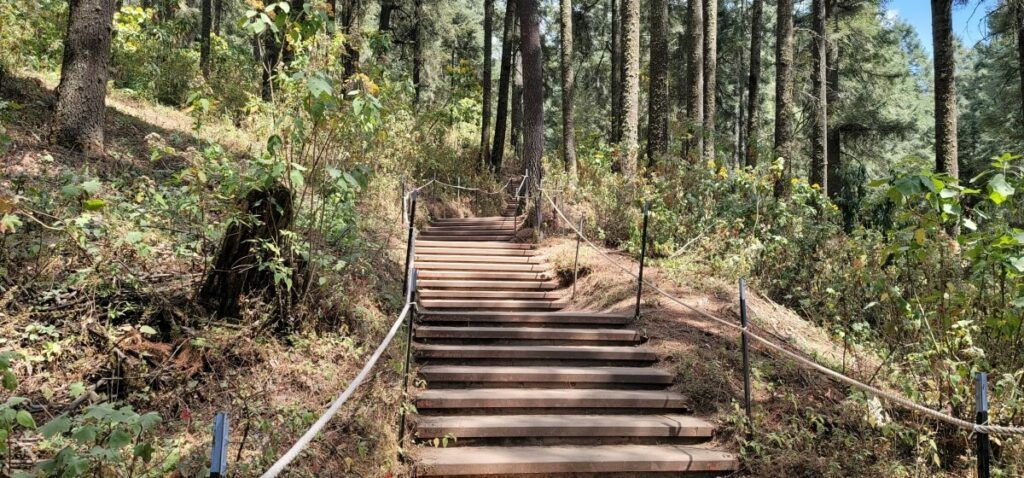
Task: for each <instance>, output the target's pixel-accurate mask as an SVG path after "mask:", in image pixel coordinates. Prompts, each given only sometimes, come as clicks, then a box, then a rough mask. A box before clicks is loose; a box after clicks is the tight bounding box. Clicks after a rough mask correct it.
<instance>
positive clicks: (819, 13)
mask: <svg viewBox="0 0 1024 478" xmlns="http://www.w3.org/2000/svg"><path fill="white" fill-rule="evenodd" d="M825 2H826V0H813V1H812V2H811V17H812V19H811V24H812V25H811V29H812V30H813V39H812V40H813V41H812V43H811V45H812V57H813V58H812V68H811V70H812V71H811V85H812V86H811V89H812V90H813V91H812V94H813V95H814V114H813V115H812V118H811V119H812V121H811V171H810V175H809V176H810V177H809V182H810V183H811V184H817V185H819V186H820V187H821V190H822V192H823V193H826V194H827V193H828V155H827V144H828V79H827V76H828V74H827V67H828V38H827V36H826V31H825V25H826V23H827V22H828V19H827V18H826V11H825Z"/></svg>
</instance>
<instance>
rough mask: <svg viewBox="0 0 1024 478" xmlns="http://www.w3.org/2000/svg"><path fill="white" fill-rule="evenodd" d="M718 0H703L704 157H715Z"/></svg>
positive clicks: (706, 158) (708, 158)
mask: <svg viewBox="0 0 1024 478" xmlns="http://www.w3.org/2000/svg"><path fill="white" fill-rule="evenodd" d="M717 75H718V0H704V131H703V134H702V136H703V138H704V148H703V151H704V159H705V160H706V161H708V160H712V159H715V134H717V131H716V128H715V116H716V115H715V113H716V111H715V110H716V108H717V105H716V99H717V98H716V93H717V91H718V90H717V88H718V78H717Z"/></svg>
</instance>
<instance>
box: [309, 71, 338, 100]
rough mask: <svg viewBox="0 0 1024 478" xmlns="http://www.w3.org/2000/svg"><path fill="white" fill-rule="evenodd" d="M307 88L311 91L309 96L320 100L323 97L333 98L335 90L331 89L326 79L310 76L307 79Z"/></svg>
mask: <svg viewBox="0 0 1024 478" xmlns="http://www.w3.org/2000/svg"><path fill="white" fill-rule="evenodd" d="M306 88H307V89H309V94H310V95H311V96H313V97H314V98H320V97H321V96H322V95H327V96H333V94H334V89H333V88H331V84H330V83H329V82H328V81H327V80H326V79H324V78H322V77H319V76H310V77H309V78H307V79H306Z"/></svg>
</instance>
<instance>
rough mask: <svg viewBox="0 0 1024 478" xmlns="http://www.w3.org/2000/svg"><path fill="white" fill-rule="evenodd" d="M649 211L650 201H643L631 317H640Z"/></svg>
mask: <svg viewBox="0 0 1024 478" xmlns="http://www.w3.org/2000/svg"><path fill="white" fill-rule="evenodd" d="M650 212H651V202H650V201H645V202H644V229H643V232H642V233H641V235H640V273H639V274H638V275H637V279H636V310H634V312H633V319H634V320H635V319H639V318H640V296H641V295H642V294H643V292H644V262H645V260H646V259H647V219H648V217H649V216H650Z"/></svg>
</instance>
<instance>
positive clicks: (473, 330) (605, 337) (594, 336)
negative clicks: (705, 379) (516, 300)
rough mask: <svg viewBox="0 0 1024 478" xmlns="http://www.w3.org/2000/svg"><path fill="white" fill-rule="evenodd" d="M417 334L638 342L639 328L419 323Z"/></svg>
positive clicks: (428, 336) (433, 337)
mask: <svg viewBox="0 0 1024 478" xmlns="http://www.w3.org/2000/svg"><path fill="white" fill-rule="evenodd" d="M416 337H417V338H423V339H478V340H479V339H489V340H493V339H506V340H558V341H572V342H616V343H639V342H641V341H642V340H643V336H642V335H641V334H640V332H637V331H635V330H629V329H567V328H550V327H445V326H437V325H420V326H417V327H416Z"/></svg>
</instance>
